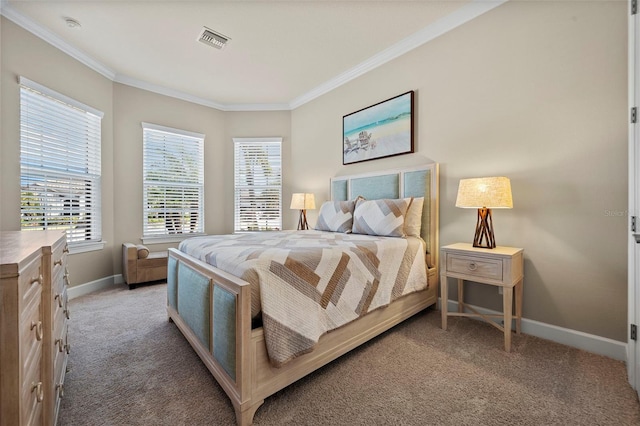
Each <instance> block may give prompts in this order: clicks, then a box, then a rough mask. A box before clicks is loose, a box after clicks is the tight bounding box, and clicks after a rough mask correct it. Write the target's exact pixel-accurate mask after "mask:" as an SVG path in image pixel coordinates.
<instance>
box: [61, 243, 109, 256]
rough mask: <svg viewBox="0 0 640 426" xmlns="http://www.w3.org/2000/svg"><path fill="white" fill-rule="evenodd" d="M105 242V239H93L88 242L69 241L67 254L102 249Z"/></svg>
mask: <svg viewBox="0 0 640 426" xmlns="http://www.w3.org/2000/svg"><path fill="white" fill-rule="evenodd" d="M106 243H107V242H106V241H94V242H90V243H69V254H78V253H86V252H89V251H98V250H102V249H103V248H104V246H105V244H106Z"/></svg>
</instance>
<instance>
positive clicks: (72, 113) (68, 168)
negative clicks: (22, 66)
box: [20, 77, 103, 245]
mask: <svg viewBox="0 0 640 426" xmlns="http://www.w3.org/2000/svg"><path fill="white" fill-rule="evenodd" d="M102 116H103V113H102V112H100V111H97V110H95V109H93V108H91V107H89V106H86V105H84V104H81V103H80V102H77V101H75V100H73V99H71V98H68V97H66V96H64V95H62V94H59V93H57V92H55V91H53V90H50V89H48V88H46V87H44V86H41V85H39V84H38V83H35V82H33V81H30V80H28V79H26V78H24V77H21V78H20V195H21V203H20V211H21V229H23V230H44V229H60V230H66V232H67V241H68V242H69V243H70V245H73V244H74V243H76V244H77V243H80V242H98V241H101V240H102V223H101V180H100V179H101V165H100V158H101V157H100V149H101V128H100V126H101V121H102Z"/></svg>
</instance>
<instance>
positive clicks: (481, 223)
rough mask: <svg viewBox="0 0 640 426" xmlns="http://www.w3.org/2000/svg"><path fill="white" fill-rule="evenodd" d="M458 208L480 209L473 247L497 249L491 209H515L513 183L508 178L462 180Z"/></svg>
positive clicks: (459, 188)
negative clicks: (512, 195) (512, 193)
mask: <svg viewBox="0 0 640 426" xmlns="http://www.w3.org/2000/svg"><path fill="white" fill-rule="evenodd" d="M456 207H462V208H477V209H478V221H477V222H476V234H475V236H474V237H473V246H474V247H483V248H488V249H492V248H495V247H496V239H495V236H494V234H493V220H492V219H491V209H510V208H513V198H512V197H511V181H509V178H506V177H486V178H475V179H460V185H459V186H458V198H457V199H456ZM483 241H484V242H485V244H484V245H483Z"/></svg>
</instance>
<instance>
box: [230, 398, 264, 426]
mask: <svg viewBox="0 0 640 426" xmlns="http://www.w3.org/2000/svg"><path fill="white" fill-rule="evenodd" d="M263 403H264V399H261V400H260V401H257V402H255V403H254V404H253V405H250V406H248V407H237V408H236V422H237V424H238V426H249V425H251V424H253V416H254V415H255V414H256V411H257V410H258V408H260V406H261V405H262V404H263ZM243 408H244V409H243Z"/></svg>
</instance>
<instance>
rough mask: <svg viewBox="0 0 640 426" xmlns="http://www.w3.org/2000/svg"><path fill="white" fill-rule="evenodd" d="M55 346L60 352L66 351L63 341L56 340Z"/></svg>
mask: <svg viewBox="0 0 640 426" xmlns="http://www.w3.org/2000/svg"><path fill="white" fill-rule="evenodd" d="M54 345H56V346H57V347H58V352H62V351H64V347H63V346H62V339H56V341H55V343H54Z"/></svg>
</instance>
